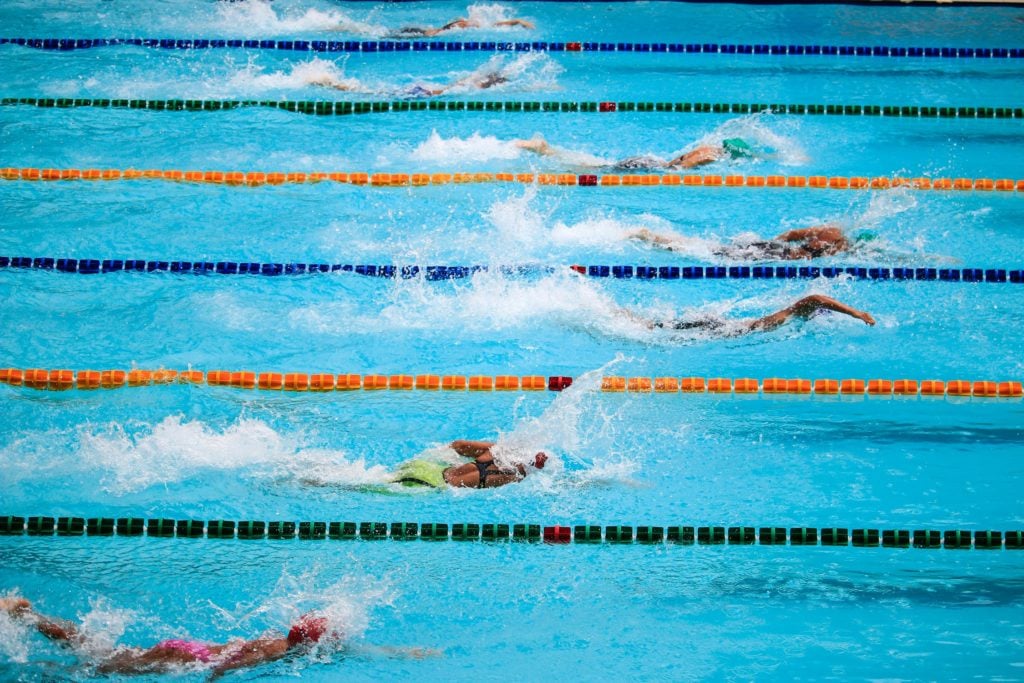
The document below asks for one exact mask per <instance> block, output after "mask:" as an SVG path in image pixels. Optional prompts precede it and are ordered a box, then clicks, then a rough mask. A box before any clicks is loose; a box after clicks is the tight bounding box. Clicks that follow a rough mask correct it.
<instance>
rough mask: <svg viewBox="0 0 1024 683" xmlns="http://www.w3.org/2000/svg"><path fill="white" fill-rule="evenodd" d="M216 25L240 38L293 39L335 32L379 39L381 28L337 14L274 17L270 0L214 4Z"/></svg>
mask: <svg viewBox="0 0 1024 683" xmlns="http://www.w3.org/2000/svg"><path fill="white" fill-rule="evenodd" d="M218 5H219V6H220V7H219V8H218V22H217V23H218V24H219V25H220V26H222V27H223V28H224V29H225V30H231V31H232V32H233V33H237V34H238V35H243V36H274V35H282V36H284V35H294V34H296V33H307V32H313V31H337V32H341V33H350V34H355V35H361V36H369V37H380V36H383V35H384V34H385V33H386V31H387V29H386V28H385V27H383V26H378V25H375V24H370V23H366V22H362V21H357V20H355V19H353V18H351V17H350V16H348V15H347V14H345V13H344V12H341V11H339V10H335V9H332V10H328V11H326V12H325V11H321V10H318V9H306V10H304V11H301V12H300V11H299V10H298V8H295V9H281V11H280V13H278V11H277V9H276V8H275V7H274V4H273V3H272V2H270V0H247V1H246V2H230V3H218Z"/></svg>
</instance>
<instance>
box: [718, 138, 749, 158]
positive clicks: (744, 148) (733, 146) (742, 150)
mask: <svg viewBox="0 0 1024 683" xmlns="http://www.w3.org/2000/svg"><path fill="white" fill-rule="evenodd" d="M722 149H724V150H725V151H726V153H727V154H728V155H729V156H731V157H732V158H733V159H741V158H743V157H749V156H753V155H754V150H753V148H752V147H751V146H750V145H748V144H747V143H746V141H745V140H743V138H728V139H726V140H722Z"/></svg>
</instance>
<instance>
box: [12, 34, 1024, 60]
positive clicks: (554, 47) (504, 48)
mask: <svg viewBox="0 0 1024 683" xmlns="http://www.w3.org/2000/svg"><path fill="white" fill-rule="evenodd" d="M3 44H10V45H22V46H25V47H31V48H36V49H40V50H55V51H64V52H67V51H72V50H85V49H89V48H94V47H108V46H109V47H113V46H122V45H128V46H139V47H155V48H161V49H165V50H207V49H239V48H241V49H250V50H284V51H290V52H373V53H378V52H641V53H644V52H653V53H672V54H680V53H683V54H723V55H737V54H739V55H805V56H843V57H846V56H850V57H927V58H945V59H1021V58H1024V48H1005V47H899V46H888V45H769V44H750V43H741V44H734V43H601V42H583V41H580V42H572V41H568V42H547V41H532V42H498V41H465V42H462V41H427V40H412V41H398V40H242V39H237V38H236V39H226V38H0V45H3Z"/></svg>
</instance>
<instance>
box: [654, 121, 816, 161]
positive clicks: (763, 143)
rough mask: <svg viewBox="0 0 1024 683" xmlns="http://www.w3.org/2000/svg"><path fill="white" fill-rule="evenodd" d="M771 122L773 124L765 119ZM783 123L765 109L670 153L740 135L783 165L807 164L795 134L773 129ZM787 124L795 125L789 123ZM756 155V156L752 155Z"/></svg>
mask: <svg viewBox="0 0 1024 683" xmlns="http://www.w3.org/2000/svg"><path fill="white" fill-rule="evenodd" d="M769 121H771V122H772V127H769V126H768V122H769ZM781 125H782V124H779V123H777V122H776V121H775V120H774V119H773V118H772V115H771V114H770V113H768V112H761V113H758V114H750V115H748V116H741V117H737V118H734V119H729V120H727V121H725V122H723V123H722V124H721V125H719V126H718V127H716V128H715V129H714V130H713V131H711V132H710V133H708V134H706V135H705V136H703V137H702V138H700V139H699V140H698V141H697V142H696V143H695V144H693V145H690V146H687V147H684V148H682V149H679V150H677V151H675V152H673V153H672V155H671V156H672V157H674V156H677V155H679V154H682V153H683V152H684V151H686V150H687V149H691V148H693V147H700V146H702V145H713V146H717V145H720V144H721V143H722V140H725V139H728V138H742V139H743V140H746V141H747V142H748V143H751V146H753V147H754V148H755V149H758V150H761V152H759V153H761V154H765V155H767V156H770V157H771V158H773V159H775V160H777V161H778V162H779V163H781V164H782V165H783V166H800V165H802V164H806V163H807V162H808V161H809V160H810V157H809V156H808V155H807V152H806V151H805V150H804V149H803V147H802V146H801V145H800V144H799V143H798V142H797V140H796V139H795V138H794V137H791V136H787V135H782V134H781V133H779V132H778V131H777V130H776V129H777V128H779V127H781ZM789 125H791V126H792V125H795V124H792V123H790V124H789ZM755 158H756V157H755Z"/></svg>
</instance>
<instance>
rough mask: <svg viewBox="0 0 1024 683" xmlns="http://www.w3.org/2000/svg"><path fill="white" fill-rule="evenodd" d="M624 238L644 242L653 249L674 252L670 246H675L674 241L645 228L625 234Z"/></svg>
mask: <svg viewBox="0 0 1024 683" xmlns="http://www.w3.org/2000/svg"><path fill="white" fill-rule="evenodd" d="M626 237H627V238H628V239H632V240H639V241H640V242H646V243H647V244H650V245H652V246H655V247H660V248H662V249H665V250H667V251H674V249H673V246H672V245H673V244H675V240H673V239H672V238H671V237H666V236H665V235H659V234H658V233H656V232H651V231H650V230H648V229H647V228H640V229H639V230H634V231H632V232H629V233H627V234H626Z"/></svg>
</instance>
